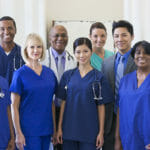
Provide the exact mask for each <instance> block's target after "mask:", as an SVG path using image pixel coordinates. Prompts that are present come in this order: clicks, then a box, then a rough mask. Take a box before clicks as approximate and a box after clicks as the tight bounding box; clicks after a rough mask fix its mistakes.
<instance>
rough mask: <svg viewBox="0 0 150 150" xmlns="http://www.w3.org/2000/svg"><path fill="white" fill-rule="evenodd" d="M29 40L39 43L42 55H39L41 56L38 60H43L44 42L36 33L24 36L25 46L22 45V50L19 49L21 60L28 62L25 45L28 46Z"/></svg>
mask: <svg viewBox="0 0 150 150" xmlns="http://www.w3.org/2000/svg"><path fill="white" fill-rule="evenodd" d="M29 42H37V43H40V44H41V45H42V56H41V58H40V61H42V60H44V58H45V47H44V43H43V40H42V38H41V37H40V36H39V35H38V34H36V33H30V34H29V35H28V36H27V38H26V41H25V46H24V48H23V49H22V51H21V54H22V57H23V60H24V61H25V62H28V54H27V47H28V44H29Z"/></svg>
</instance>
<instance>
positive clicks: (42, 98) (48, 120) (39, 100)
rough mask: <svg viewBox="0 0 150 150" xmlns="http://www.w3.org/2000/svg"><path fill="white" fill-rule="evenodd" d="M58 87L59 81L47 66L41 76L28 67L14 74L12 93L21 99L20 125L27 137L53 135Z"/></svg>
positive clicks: (43, 67)
mask: <svg viewBox="0 0 150 150" xmlns="http://www.w3.org/2000/svg"><path fill="white" fill-rule="evenodd" d="M56 87H57V79H56V77H55V75H54V73H53V71H52V70H51V69H49V68H47V67H46V66H42V71H41V74H40V75H38V74H36V73H35V72H34V71H33V70H32V69H31V68H29V67H28V66H26V65H24V66H23V67H21V68H20V69H18V70H17V71H16V72H15V73H14V76H13V80H12V84H11V87H10V91H11V92H14V93H18V94H19V95H20V97H21V100H20V107H19V114H20V124H21V129H22V131H23V133H24V135H25V136H41V135H48V134H52V133H53V120H52V108H51V106H52V98H53V94H54V93H55V91H56Z"/></svg>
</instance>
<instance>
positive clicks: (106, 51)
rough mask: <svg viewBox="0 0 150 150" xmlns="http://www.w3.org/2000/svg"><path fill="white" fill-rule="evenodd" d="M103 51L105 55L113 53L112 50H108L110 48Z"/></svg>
mask: <svg viewBox="0 0 150 150" xmlns="http://www.w3.org/2000/svg"><path fill="white" fill-rule="evenodd" d="M105 53H106V54H107V55H114V52H113V51H110V50H107V49H105Z"/></svg>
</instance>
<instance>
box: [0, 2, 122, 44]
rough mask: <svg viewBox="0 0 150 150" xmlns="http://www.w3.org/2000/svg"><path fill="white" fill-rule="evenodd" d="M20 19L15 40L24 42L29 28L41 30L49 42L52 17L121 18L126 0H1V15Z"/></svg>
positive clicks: (43, 36)
mask: <svg viewBox="0 0 150 150" xmlns="http://www.w3.org/2000/svg"><path fill="white" fill-rule="evenodd" d="M4 15H10V16H12V17H13V18H14V19H15V20H16V23H17V28H18V31H17V35H16V38H15V40H16V42H18V43H19V44H20V45H23V43H24V41H25V38H26V35H27V34H28V32H32V31H33V32H39V34H40V35H41V36H42V38H43V39H44V41H45V43H46V37H47V33H46V32H47V31H48V28H49V27H50V26H51V22H52V20H87V21H104V20H119V19H122V17H123V0H0V17H2V16H4Z"/></svg>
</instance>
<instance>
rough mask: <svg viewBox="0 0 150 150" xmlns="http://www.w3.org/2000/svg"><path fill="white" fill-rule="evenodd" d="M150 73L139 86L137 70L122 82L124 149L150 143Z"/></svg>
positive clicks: (121, 132)
mask: <svg viewBox="0 0 150 150" xmlns="http://www.w3.org/2000/svg"><path fill="white" fill-rule="evenodd" d="M149 91H150V74H149V75H148V76H147V77H146V79H145V80H144V81H143V83H142V84H141V85H140V86H139V87H138V83H137V76H136V71H134V72H132V73H130V74H128V75H126V76H125V77H124V78H123V79H122V80H121V82H120V90H119V108H120V109H119V110H120V117H119V118H120V136H121V141H122V143H123V148H124V150H128V149H130V150H136V149H144V147H145V145H147V144H150V125H149V124H150V119H149V116H150V92H149Z"/></svg>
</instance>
